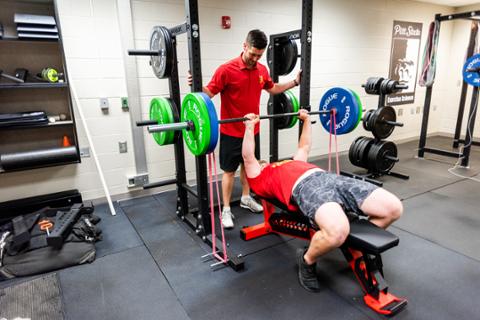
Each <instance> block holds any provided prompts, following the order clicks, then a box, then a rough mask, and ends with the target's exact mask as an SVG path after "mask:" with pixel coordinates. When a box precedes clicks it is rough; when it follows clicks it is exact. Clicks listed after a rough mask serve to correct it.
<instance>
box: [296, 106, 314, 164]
mask: <svg viewBox="0 0 480 320" xmlns="http://www.w3.org/2000/svg"><path fill="white" fill-rule="evenodd" d="M298 118H299V119H300V120H302V121H303V126H302V135H301V136H300V140H299V141H298V149H297V152H296V153H295V155H294V156H293V160H301V161H307V160H308V154H309V153H310V148H311V146H312V124H311V122H310V115H309V114H308V113H307V111H306V110H304V109H302V110H300V115H299V116H298Z"/></svg>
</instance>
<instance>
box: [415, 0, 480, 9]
mask: <svg viewBox="0 0 480 320" xmlns="http://www.w3.org/2000/svg"><path fill="white" fill-rule="evenodd" d="M416 1H418V2H427V3H433V4H438V5H442V6H449V7H463V6H469V5H472V4H478V3H479V0H474V1H471V0H416Z"/></svg>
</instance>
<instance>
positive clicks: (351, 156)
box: [348, 137, 363, 166]
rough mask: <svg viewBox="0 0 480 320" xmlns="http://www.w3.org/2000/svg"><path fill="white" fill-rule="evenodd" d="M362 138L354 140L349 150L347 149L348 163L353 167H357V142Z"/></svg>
mask: <svg viewBox="0 0 480 320" xmlns="http://www.w3.org/2000/svg"><path fill="white" fill-rule="evenodd" d="M362 138H363V137H357V138H356V139H355V140H353V142H352V144H351V145H350V149H348V159H349V160H350V163H351V164H353V165H354V166H358V165H357V163H358V162H357V158H356V154H357V147H358V142H359V141H360V139H362Z"/></svg>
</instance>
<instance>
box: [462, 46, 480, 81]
mask: <svg viewBox="0 0 480 320" xmlns="http://www.w3.org/2000/svg"><path fill="white" fill-rule="evenodd" d="M471 70H475V71H471ZM463 80H464V81H465V82H466V83H468V84H470V85H472V86H475V87H480V54H476V55H473V56H471V57H470V58H469V59H468V60H467V62H465V64H464V65H463Z"/></svg>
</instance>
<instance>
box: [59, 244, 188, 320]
mask: <svg viewBox="0 0 480 320" xmlns="http://www.w3.org/2000/svg"><path fill="white" fill-rule="evenodd" d="M59 276H60V280H61V287H62V293H63V297H64V301H68V302H69V303H68V304H66V305H65V316H66V319H70V320H75V319H79V320H84V319H111V320H116V319H136V320H137V319H138V320H139V319H145V320H147V319H165V320H169V319H185V320H186V319H188V316H187V314H186V313H185V311H184V309H183V307H182V305H181V303H180V302H179V301H178V299H177V296H176V295H175V292H174V291H173V290H172V288H171V287H170V285H169V282H168V281H167V280H166V279H165V277H164V276H163V275H162V273H161V272H160V270H159V269H158V267H157V265H156V264H155V261H154V260H153V259H152V257H151V256H150V254H149V252H148V251H147V249H146V248H145V247H144V246H141V247H138V248H133V249H128V250H126V251H123V252H120V253H115V254H110V255H108V256H106V257H103V258H100V259H97V260H96V261H95V262H94V263H93V264H89V265H82V266H78V267H75V268H70V269H68V270H64V271H62V272H60V273H59Z"/></svg>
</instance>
